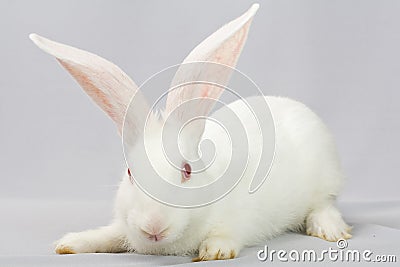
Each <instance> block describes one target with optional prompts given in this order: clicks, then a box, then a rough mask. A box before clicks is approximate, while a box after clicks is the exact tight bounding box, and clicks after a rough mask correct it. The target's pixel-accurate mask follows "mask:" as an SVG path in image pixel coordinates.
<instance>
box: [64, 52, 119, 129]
mask: <svg viewBox="0 0 400 267" xmlns="http://www.w3.org/2000/svg"><path fill="white" fill-rule="evenodd" d="M57 60H58V61H59V62H60V63H61V65H62V66H63V67H64V68H65V69H66V70H67V71H68V72H69V73H70V74H71V75H72V76H73V77H74V78H75V79H76V80H77V82H78V83H79V84H80V86H81V87H82V88H83V89H84V90H85V92H86V93H87V94H88V95H89V96H90V97H91V98H92V99H93V100H94V101H95V102H96V103H97V104H98V105H99V106H100V107H101V108H102V109H103V110H104V111H105V112H106V113H107V114H108V116H110V117H111V119H113V120H114V121H115V123H116V124H117V125H118V126H119V127H120V126H121V125H122V120H123V116H124V112H125V110H118V106H116V105H115V104H114V105H113V104H112V103H111V101H112V99H111V98H110V97H109V96H107V95H106V94H105V93H104V92H103V91H101V90H100V89H99V88H98V87H97V86H95V84H94V82H93V81H92V80H91V79H90V76H89V75H84V74H85V73H87V72H88V71H89V70H87V69H85V67H83V66H73V65H72V64H71V65H70V64H68V63H66V62H65V61H62V60H59V59H57Z"/></svg>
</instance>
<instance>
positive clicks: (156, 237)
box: [31, 4, 351, 260]
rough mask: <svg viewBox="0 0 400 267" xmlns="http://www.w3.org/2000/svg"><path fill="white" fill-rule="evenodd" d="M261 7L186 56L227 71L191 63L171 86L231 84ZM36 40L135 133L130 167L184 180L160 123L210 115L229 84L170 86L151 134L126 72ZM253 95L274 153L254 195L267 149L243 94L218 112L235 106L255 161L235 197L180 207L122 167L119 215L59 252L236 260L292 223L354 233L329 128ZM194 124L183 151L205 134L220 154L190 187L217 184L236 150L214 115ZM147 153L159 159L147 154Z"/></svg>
mask: <svg viewBox="0 0 400 267" xmlns="http://www.w3.org/2000/svg"><path fill="white" fill-rule="evenodd" d="M257 9H258V5H257V4H256V5H253V6H252V7H251V8H250V9H249V10H248V11H247V12H246V13H245V14H244V15H242V16H240V17H239V18H238V19H236V20H234V21H232V22H231V23H228V24H226V25H225V26H223V27H222V28H221V29H220V30H218V31H217V32H216V33H214V34H213V35H211V36H210V37H209V38H207V39H206V40H205V41H204V42H202V43H201V44H200V45H199V46H197V47H196V48H195V49H194V50H193V51H192V52H191V53H190V54H189V56H188V58H187V59H186V60H185V63H187V62H188V61H192V60H196V61H203V63H204V61H207V62H209V61H211V62H213V63H217V64H219V65H215V64H214V67H215V66H217V67H218V68H221V66H223V67H224V66H226V68H223V69H222V71H221V72H219V71H218V72H214V71H213V70H214V69H213V68H210V64H194V65H184V67H182V66H181V67H180V68H179V69H178V72H177V74H176V75H175V77H174V80H173V82H172V85H179V84H180V83H181V82H185V81H187V80H189V81H204V78H212V79H214V78H217V80H216V82H218V83H220V84H222V85H226V83H227V82H228V81H229V78H230V75H231V74H232V69H231V68H234V67H235V65H236V62H237V60H238V57H239V55H240V52H241V50H242V48H243V46H244V43H245V41H246V38H247V33H248V31H249V28H250V24H251V21H252V18H253V16H254V14H255V13H256V11H257ZM31 38H32V40H33V41H34V42H35V43H36V44H37V45H38V46H39V47H40V48H42V49H43V50H45V51H46V52H48V53H50V54H52V55H54V56H55V57H57V59H58V60H59V61H60V62H61V64H62V65H63V66H64V67H65V68H66V69H67V70H68V71H69V72H70V73H71V74H72V76H73V77H74V78H75V79H76V80H77V81H78V82H79V83H80V84H81V85H82V87H83V88H84V89H85V91H86V92H87V93H88V94H89V96H91V97H92V98H93V99H94V100H95V101H96V103H97V104H98V105H99V106H100V107H101V108H102V109H103V110H105V111H106V113H107V114H108V115H109V116H110V117H111V118H112V119H113V120H114V122H115V123H116V125H117V128H118V129H119V130H120V132H121V131H122V130H123V129H124V130H125V128H126V129H128V130H130V131H128V133H130V134H131V135H132V136H129V137H130V139H129V142H128V145H129V147H128V149H126V151H125V152H126V153H127V154H128V157H127V158H128V160H132V161H133V162H132V163H133V166H134V168H132V169H131V170H130V171H131V173H132V174H133V176H134V177H146V175H149V173H152V172H151V171H150V168H154V169H155V171H156V172H157V174H158V175H159V176H161V177H163V178H165V179H168V181H169V182H171V183H174V184H180V183H181V178H182V177H181V175H182V174H181V171H180V170H177V169H175V168H173V167H171V165H170V164H169V162H168V161H167V160H166V159H165V158H164V154H163V150H162V145H166V147H168V145H172V144H175V143H173V142H176V140H175V139H174V140H166V143H165V144H164V143H161V130H164V131H165V132H166V133H168V132H169V131H172V132H173V130H176V129H177V128H176V127H179V124H180V123H183V122H185V121H187V120H188V119H190V118H191V116H207V115H208V114H209V112H210V111H211V109H212V107H213V105H214V102H212V101H211V102H210V101H204V100H205V98H206V97H209V98H213V99H218V97H219V96H220V94H221V93H222V89H221V88H222V87H215V86H214V87H213V86H210V85H205V84H197V85H193V86H192V85H189V86H186V87H184V88H179V89H177V90H175V91H172V92H170V93H169V95H168V98H167V103H166V109H165V112H163V113H161V114H159V115H157V114H152V116H150V118H149V127H148V128H147V129H146V132H145V135H144V133H143V129H142V128H141V126H142V125H143V124H144V120H143V116H142V115H143V114H147V111H148V105H147V103H146V101H144V97H143V96H142V94H141V93H140V92H136V91H137V88H136V86H135V85H134V83H133V82H132V81H131V80H130V79H129V78H128V77H127V76H126V74H124V73H123V72H122V70H120V69H119V68H117V67H116V66H115V65H113V64H112V63H110V62H108V61H106V60H104V59H102V58H100V57H98V56H96V55H93V54H91V53H88V52H85V51H83V50H79V49H75V48H73V47H70V46H65V45H62V44H59V43H56V42H53V41H50V40H48V39H46V38H42V37H39V36H37V35H31ZM187 66H189V68H186V67H187ZM229 67H231V68H229ZM218 68H217V69H218ZM201 75H204V76H201ZM211 81H215V80H211ZM135 93H137V94H136V95H137V96H138V97H135V98H136V101H135V102H134V103H131V106H132V108H133V109H132V108H129V109H128V111H127V112H126V109H127V107H128V106H129V103H130V100H131V97H132V96H133V95H134V94H135ZM135 98H134V99H135ZM192 99H200V100H201V101H200V102H197V103H198V104H193V105H189V106H186V108H184V109H180V110H178V112H177V116H176V117H175V115H171V116H172V117H174V119H173V120H171V121H168V123H166V125H163V123H164V121H165V119H166V118H165V117H168V115H170V114H173V111H174V110H175V109H176V108H177V107H178V106H179V105H180V104H181V103H185V102H188V101H189V100H192ZM247 100H249V101H255V102H257V101H258V102H260V103H262V102H265V101H264V100H266V101H267V102H268V104H269V106H270V109H271V112H272V116H273V118H274V123H275V141H276V149H275V159H274V163H273V165H272V168H271V170H270V174H269V176H268V179H267V180H266V182H265V183H264V184H263V185H262V186H261V188H260V189H259V190H258V191H256V192H255V193H253V194H249V193H248V189H249V184H250V182H251V179H252V178H253V175H252V174H253V172H254V170H255V169H256V168H257V166H258V165H257V164H258V162H257V159H258V156H259V154H260V149H261V148H262V149H266V148H265V147H263V146H262V145H261V144H260V141H259V139H258V135H259V129H258V125H257V123H256V121H255V120H254V118H253V116H252V113H251V112H249V110H248V109H247V108H246V105H245V104H244V102H243V101H242V100H237V101H235V102H233V103H231V104H229V105H227V106H224V107H223V108H221V109H219V110H217V111H216V112H215V113H214V114H213V115H212V116H214V117H224V116H225V114H227V111H228V110H229V109H231V110H232V111H234V112H235V114H236V115H237V116H238V118H239V119H240V121H241V122H242V125H243V127H245V130H246V133H247V135H248V136H247V140H248V142H249V143H248V146H249V151H248V153H249V159H250V160H249V164H248V166H247V167H248V168H247V169H246V171H245V172H244V175H243V178H242V180H241V182H240V183H239V184H238V186H237V187H235V188H234V189H233V190H232V191H231V192H230V194H228V195H227V196H226V197H224V198H222V199H221V200H220V201H218V202H216V203H214V204H212V205H208V206H205V207H202V208H197V209H182V208H173V207H170V206H166V205H164V204H161V203H159V202H157V201H155V200H154V199H152V198H150V197H149V196H148V195H146V194H145V193H144V192H142V191H141V190H140V189H139V188H138V186H137V184H135V183H133V184H132V183H131V181H130V179H129V177H128V175H127V174H125V175H124V177H123V179H122V181H121V184H120V187H119V190H118V194H117V198H116V204H115V218H114V220H113V222H112V223H111V224H110V225H109V226H105V227H101V228H99V229H95V230H89V231H85V232H81V233H70V234H67V235H65V236H64V237H63V238H61V239H60V240H59V241H58V242H57V245H56V252H57V253H60V254H64V253H89V252H120V251H136V252H138V253H144V254H161V255H189V254H194V253H198V258H197V260H213V259H227V258H232V257H235V256H237V255H238V254H239V252H240V250H241V249H242V248H243V247H245V246H252V245H256V244H258V243H259V242H261V241H264V240H265V239H268V238H272V237H274V236H276V235H278V234H281V233H283V232H285V231H288V230H302V229H303V230H304V229H306V231H307V234H309V235H312V236H318V237H320V238H323V239H326V240H329V241H335V240H337V239H339V238H350V237H351V235H350V234H349V231H350V227H349V226H348V225H347V224H346V223H345V222H344V221H343V219H342V217H341V215H340V213H339V211H338V210H337V209H336V208H335V207H334V200H335V198H336V196H337V194H338V192H339V189H340V187H341V185H342V183H343V174H342V172H341V170H340V166H339V165H340V164H339V160H338V156H337V153H336V149H335V145H334V142H333V139H332V137H331V135H330V133H329V131H328V130H327V128H326V127H325V125H324V124H323V123H322V122H321V120H320V119H319V118H318V117H317V116H316V115H315V114H314V113H313V112H312V111H311V110H310V109H308V108H307V107H306V106H305V105H303V104H301V103H299V102H296V101H293V100H290V99H287V98H280V97H265V99H264V96H257V97H253V98H250V99H247ZM259 100H263V101H259ZM125 112H126V113H127V114H126V117H124V115H125ZM124 118H125V119H124ZM124 121H125V123H124V124H123V122H124ZM123 126H124V127H123ZM191 127H192V128H190V129H189V130H188V131H186V132H185V133H183V134H182V139H181V140H179V142H178V143H179V146H180V147H179V148H180V149H181V152H182V155H185V157H196V156H197V153H198V150H197V148H198V145H199V143H200V142H201V138H203V140H204V139H210V140H212V141H213V143H214V144H215V145H216V146H215V149H216V159H215V162H214V163H213V165H212V166H211V167H210V168H208V169H207V170H206V171H205V172H202V173H196V174H195V173H192V177H191V179H190V180H189V181H186V182H185V183H184V185H183V186H187V187H191V186H199V185H205V184H207V183H210V182H212V181H214V180H215V179H216V178H217V177H219V175H220V174H221V172H223V171H224V170H225V167H226V166H227V164H228V163H229V161H230V157H229V155H230V153H234V152H237V150H236V151H234V150H235V149H233V150H230V149H228V148H229V146H228V145H229V143H228V142H227V141H226V139H224V135H223V134H222V132H221V130H220V128H218V127H217V126H216V125H215V124H213V123H210V121H207V122H206V123H205V124H204V123H196V124H193V125H191ZM143 139H145V140H147V141H146V143H147V144H148V147H147V149H148V151H147V152H148V153H147V154H146V153H145V152H144V151H143V147H142V146H140V145H138V144H140V143H141V142H142V141H143ZM243 141H245V140H243ZM168 142H169V143H168ZM171 142H172V143H171ZM125 148H126V147H125ZM239 152H240V151H239ZM244 154H245V153H244ZM147 156H148V157H149V159H150V162H151V164H152V165H153V166H150V165H151V164H149V163H148V162H147V161H146V160H145V159H146V157H147ZM245 156H246V157H247V155H243V157H245ZM172 157H173V162H183V161H184V158H183V156H181V155H179V154H178V153H176V154H173V155H172ZM260 164H269V163H267V162H261V163H260ZM234 167H235V166H234ZM239 171H240V170H238V172H237V173H238V174H239ZM231 178H232V179H235V177H231ZM177 197H179V196H177Z"/></svg>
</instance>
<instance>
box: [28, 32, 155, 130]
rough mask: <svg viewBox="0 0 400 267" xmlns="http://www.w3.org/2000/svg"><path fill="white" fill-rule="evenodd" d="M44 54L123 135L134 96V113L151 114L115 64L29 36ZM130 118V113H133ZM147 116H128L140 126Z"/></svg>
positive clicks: (142, 97)
mask: <svg viewBox="0 0 400 267" xmlns="http://www.w3.org/2000/svg"><path fill="white" fill-rule="evenodd" d="M29 37H30V38H31V40H32V41H33V42H34V43H35V44H36V45H37V46H38V47H39V48H41V49H42V50H43V51H45V52H47V53H49V54H51V55H53V56H54V57H56V59H57V60H58V61H59V62H60V63H61V65H62V66H63V67H64V68H65V69H66V70H67V71H68V72H69V73H70V74H71V75H72V76H73V77H74V78H75V79H76V81H77V82H78V83H79V84H80V85H81V86H82V88H83V89H84V90H85V92H86V93H87V94H88V95H89V96H90V97H91V98H92V99H93V100H94V101H95V102H96V103H97V105H99V106H100V107H101V109H103V110H104V111H105V112H106V113H107V114H108V116H110V117H111V119H113V121H114V122H115V123H116V125H117V127H118V131H119V132H120V133H121V132H122V126H123V121H124V117H125V112H126V110H127V107H128V105H129V103H130V101H131V98H132V97H133V96H134V95H135V97H134V98H135V101H134V102H135V103H134V104H135V105H141V106H140V107H135V111H142V110H143V112H148V110H149V108H148V105H147V103H146V101H145V99H144V96H143V95H142V94H141V92H140V91H138V87H137V86H136V85H135V83H134V82H133V81H132V80H131V79H130V78H129V77H128V76H127V75H126V74H125V73H124V72H123V71H122V70H121V69H120V68H118V67H117V66H116V65H114V64H113V63H111V62H109V61H107V60H105V59H103V58H101V57H99V56H97V55H94V54H92V53H89V52H86V51H83V50H80V49H77V48H74V47H71V46H67V45H64V44H60V43H57V42H54V41H51V40H49V39H46V38H44V37H41V36H39V35H37V34H31V35H29ZM130 115H131V114H130ZM143 117H144V116H141V114H138V116H129V118H130V121H129V122H128V123H129V125H131V124H132V126H133V127H135V126H136V127H137V126H138V124H139V123H142V122H141V121H140V120H143Z"/></svg>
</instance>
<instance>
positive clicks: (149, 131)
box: [30, 4, 258, 244]
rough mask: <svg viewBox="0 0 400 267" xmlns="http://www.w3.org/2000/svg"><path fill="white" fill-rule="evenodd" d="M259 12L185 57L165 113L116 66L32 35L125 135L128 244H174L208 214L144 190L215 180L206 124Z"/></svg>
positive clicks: (124, 211) (237, 21)
mask: <svg viewBox="0 0 400 267" xmlns="http://www.w3.org/2000/svg"><path fill="white" fill-rule="evenodd" d="M257 9H258V4H254V5H253V6H252V7H251V8H250V9H249V10H248V11H247V12H246V13H244V14H243V15H242V16H240V17H239V18H237V19H235V20H233V21H231V22H230V23H228V24H226V25H225V26H223V27H222V28H220V29H219V30H218V31H216V32H215V33H214V34H212V35H211V36H209V37H208V38H207V39H205V40H204V41H203V42H202V43H200V44H199V45H198V46H197V47H196V48H195V49H194V50H193V51H192V52H191V53H190V54H189V55H188V56H187V57H186V59H185V60H184V62H183V64H182V65H180V66H179V68H178V69H177V72H176V74H175V76H174V78H173V79H172V83H171V86H170V88H171V89H170V91H169V93H168V95H167V99H166V106H165V109H164V110H161V111H153V109H152V105H150V104H149V103H147V101H146V99H145V97H144V96H143V94H142V93H141V92H140V90H139V89H138V87H137V86H136V85H135V83H134V82H133V81H132V80H131V79H130V78H129V77H128V76H127V75H126V74H125V73H124V72H123V71H122V70H121V69H119V68H118V67H117V66H115V65H114V64H112V63H111V62H109V61H107V60H105V59H103V58H101V57H99V56H97V55H94V54H91V53H89V52H86V51H83V50H80V49H77V48H74V47H70V46H67V45H63V44H60V43H56V42H53V41H51V40H48V39H46V38H43V37H40V36H38V35H36V34H31V35H30V38H31V39H32V40H33V42H34V43H35V44H36V45H38V46H39V47H40V48H41V49H43V50H44V51H46V52H48V53H49V54H51V55H53V56H55V57H56V59H57V60H58V61H59V62H60V63H61V65H62V66H63V67H64V68H65V69H66V70H67V71H68V72H69V73H70V74H71V75H72V76H73V77H74V78H75V79H76V80H77V81H78V83H79V84H80V85H81V86H82V88H83V89H84V90H85V92H86V93H87V94H88V95H89V96H90V97H91V98H92V99H93V100H94V101H95V102H96V103H97V104H98V105H99V106H100V108H102V109H103V110H104V111H105V112H106V113H107V114H108V116H109V117H111V119H112V120H113V121H114V122H115V124H116V126H117V128H118V131H119V133H120V134H122V135H123V139H124V150H125V156H126V159H127V165H128V171H127V172H128V173H129V175H128V174H127V175H126V177H125V179H124V181H123V182H122V187H121V189H120V192H119V195H120V198H121V199H123V202H124V203H123V206H121V207H117V213H118V215H119V216H120V217H121V218H124V220H125V222H126V224H127V226H128V228H129V229H130V231H129V232H130V233H131V234H130V236H129V238H131V239H133V240H134V241H141V242H150V243H149V244H154V242H159V243H162V242H173V241H174V240H176V239H178V238H180V236H182V234H183V232H184V231H185V229H187V228H188V226H189V225H191V224H192V223H194V222H193V218H194V217H196V215H195V214H197V215H198V216H202V215H201V213H202V212H204V209H198V210H190V211H189V210H188V209H182V208H177V207H171V206H170V205H168V203H162V201H161V202H160V201H157V200H155V199H154V197H153V196H149V194H148V192H147V191H146V190H145V188H146V186H145V185H144V183H146V181H147V180H152V181H160V182H162V181H163V182H167V183H169V184H172V185H175V186H180V187H185V188H189V189H190V188H191V187H199V186H203V185H206V184H208V183H211V182H212V181H213V180H214V179H215V178H216V177H211V176H210V175H208V172H207V170H206V169H207V168H205V167H206V165H207V162H205V161H204V160H203V159H202V157H201V155H200V154H201V152H200V153H199V151H200V149H199V146H200V143H201V138H202V134H203V132H204V129H205V125H206V124H205V121H206V120H205V119H204V118H206V117H207V115H208V114H209V112H210V111H211V109H212V108H213V106H214V104H215V101H216V100H217V99H218V98H219V96H220V95H221V94H222V92H223V86H225V85H226V84H227V83H228V81H229V78H230V75H231V72H232V68H234V67H235V65H236V62H237V60H238V58H239V55H240V53H241V50H242V48H243V46H244V44H245V41H246V38H247V34H248V31H249V27H250V24H251V21H252V18H253V16H254V14H255V13H256V11H257ZM193 81H208V83H197V82H196V83H193ZM216 84H218V86H217V85H216ZM198 118H200V119H198ZM219 160H220V161H223V159H219ZM216 161H217V162H214V163H213V164H215V165H216V166H218V158H217V160H216ZM150 178H151V179H150ZM160 179H162V180H160ZM150 186H151V184H150ZM159 193H160V194H168V192H159ZM174 197H176V198H180V197H181V196H179V195H175V196H174ZM185 197H187V196H185ZM193 197H195V196H194V195H193Z"/></svg>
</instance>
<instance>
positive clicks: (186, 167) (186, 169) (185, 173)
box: [181, 163, 192, 183]
mask: <svg viewBox="0 0 400 267" xmlns="http://www.w3.org/2000/svg"><path fill="white" fill-rule="evenodd" d="M191 174H192V167H190V164H189V163H185V164H183V169H182V180H181V182H182V183H184V182H186V181H188V180H190V175H191Z"/></svg>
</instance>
